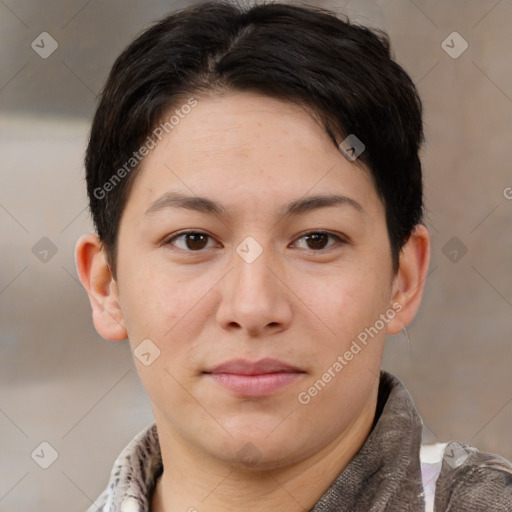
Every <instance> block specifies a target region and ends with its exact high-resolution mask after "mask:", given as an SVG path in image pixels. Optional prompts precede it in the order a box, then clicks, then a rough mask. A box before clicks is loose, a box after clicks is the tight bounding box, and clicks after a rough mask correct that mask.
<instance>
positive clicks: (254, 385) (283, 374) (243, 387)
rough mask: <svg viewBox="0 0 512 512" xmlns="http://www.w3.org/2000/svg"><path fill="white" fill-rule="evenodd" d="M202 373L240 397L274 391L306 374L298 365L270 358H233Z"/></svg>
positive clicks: (261, 394) (272, 392)
mask: <svg viewBox="0 0 512 512" xmlns="http://www.w3.org/2000/svg"><path fill="white" fill-rule="evenodd" d="M203 373H204V374H205V375H206V376H207V377H209V378H211V379H213V380H214V381H215V382H216V383H217V384H219V385H220V386H221V387H222V388H224V389H226V390H229V391H230V392H232V393H234V394H235V395H237V396H241V397H262V396H268V395H272V394H275V393H277V392H278V391H280V390H281V389H283V388H285V387H287V386H288V385H290V384H291V383H293V382H296V381H297V380H298V379H299V378H301V377H302V376H303V375H304V374H305V372H304V371H302V370H301V369H299V368H297V367H295V366H292V365H290V364H288V363H285V362H283V361H279V360H277V359H270V358H265V359H261V360H259V361H248V360H246V359H233V360H231V361H228V362H226V363H222V364H220V365H218V366H216V367H214V368H212V369H211V370H208V371H205V372H203Z"/></svg>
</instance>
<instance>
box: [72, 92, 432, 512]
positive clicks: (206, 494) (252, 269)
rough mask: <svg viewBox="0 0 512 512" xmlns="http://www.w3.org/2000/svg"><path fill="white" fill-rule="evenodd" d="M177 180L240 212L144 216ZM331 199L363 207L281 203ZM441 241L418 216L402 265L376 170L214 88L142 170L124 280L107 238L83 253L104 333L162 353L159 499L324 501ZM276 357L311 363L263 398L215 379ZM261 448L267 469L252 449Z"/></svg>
mask: <svg viewBox="0 0 512 512" xmlns="http://www.w3.org/2000/svg"><path fill="white" fill-rule="evenodd" d="M338 142H341V141H338ZM171 191H172V192H179V193H182V194H186V195H190V196H192V197H195V196H204V197H207V198H209V199H211V200H214V201H216V202H218V203H219V204H221V205H222V206H223V207H224V208H225V213H223V214H220V213H216V214H213V213H204V212H198V211H193V210H190V209H185V208H176V207H164V208H160V209H158V210H154V211H152V212H150V213H145V212H146V211H147V210H148V209H149V208H150V206H151V205H152V204H153V203H154V202H155V201H156V200H157V199H159V198H161V197H162V195H163V194H165V193H166V192H171ZM329 194H339V195H343V196H346V197H348V198H350V199H352V200H353V201H356V202H357V203H358V204H359V205H360V207H361V211H360V210H359V209H357V208H356V207H354V206H352V205H350V204H348V203H347V202H345V203H343V204H338V205H334V206H328V207H320V208H316V209H311V210H309V211H306V212H303V213H302V214H297V215H290V216H283V215H282V214H280V211H281V209H282V208H283V207H285V206H286V205H287V204H289V203H290V202H292V201H294V200H297V199H304V198H305V197H311V196H316V195H329ZM185 229H193V230H196V231H199V232H203V233H205V234H206V235H208V236H207V237H205V238H201V237H199V239H200V240H202V244H200V243H197V237H196V243H195V244H194V243H191V241H190V239H189V241H188V245H187V238H186V237H183V236H181V237H178V238H173V239H172V240H170V238H172V236H174V235H176V233H178V232H180V231H182V230H185ZM310 231H313V232H318V231H328V232H329V233H332V234H333V235H335V236H334V237H327V236H326V237H323V236H321V235H320V237H319V238H320V241H319V242H318V241H317V242H316V244H315V243H314V242H312V241H311V239H310V238H307V236H306V237H305V236H304V233H305V232H310ZM248 236H251V237H253V238H254V239H255V240H256V241H257V243H258V244H259V246H260V247H261V249H262V253H261V255H260V256H259V257H258V258H257V259H256V260H255V261H254V262H252V263H248V262H246V261H245V260H244V259H243V258H242V257H240V255H239V254H238V253H237V252H236V249H237V247H238V246H239V244H240V243H241V242H242V241H243V240H244V239H245V238H246V237H248ZM336 236H338V237H339V239H338V238H336ZM317 238H318V235H317ZM429 243H430V242H429V235H428V231H427V229H426V228H425V227H424V226H421V225H419V226H417V227H416V228H415V230H414V232H413V233H412V235H411V237H410V239H409V241H408V243H407V244H406V245H405V247H404V248H403V250H402V252H401V255H400V268H399V271H398V273H397V274H394V273H393V271H392V262H391V255H390V245H389V238H388V233H387V229H386V222H385V210H384V206H383V204H382V201H381V200H380V198H379V197H378V195H377V192H376V189H375V187H374V185H373V182H372V180H371V178H370V175H369V173H368V172H367V171H366V170H365V169H363V168H361V166H358V165H356V164H355V163H352V162H349V161H348V160H347V159H345V158H344V156H343V155H342V154H341V153H340V151H339V150H338V149H337V148H336V146H334V144H333V143H332V141H331V140H330V139H329V137H328V135H327V134H326V133H325V131H324V130H323V128H322V127H321V126H320V125H319V124H318V123H317V122H316V121H315V120H314V119H313V118H312V117H311V116H310V115H309V114H308V113H306V112H305V111H304V110H302V109H301V108H299V107H298V106H296V105H293V104H289V103H287V102H283V101H278V100H276V99H272V98H268V97H265V96H262V95H259V94H254V93H233V94H229V95H226V96H223V97H216V98H209V99H199V100H198V105H197V106H196V107H195V108H194V109H192V111H191V113H190V114H188V115H187V116H186V117H185V118H184V119H183V120H181V122H180V124H179V125H177V126H176V127H175V129H174V130H173V131H172V132H171V133H170V134H169V135H168V136H167V137H166V138H165V139H163V140H162V141H161V143H159V144H158V145H157V146H156V148H155V149H153V150H152V151H151V153H150V154H149V155H148V156H147V157H146V158H145V160H144V161H143V162H142V164H141V169H140V173H139V174H138V176H137V178H136V180H135V182H134V186H133V189H132V190H131V193H130V196H129V198H128V201H127V204H126V207H125V210H124V212H123V216H122V219H121V223H120V229H119V245H118V255H117V276H116V279H114V277H113V276H112V274H111V272H110V269H109V267H108V265H107V262H106V258H105V254H104V252H103V251H102V247H101V243H100V242H99V240H98V238H97V236H96V235H92V234H89V235H84V236H83V237H81V239H80V240H79V241H78V243H77V247H76V263H77V268H78V273H79V276H80V279H81V281H82V283H83V285H84V287H85V289H86V290H87V292H88V294H89V297H90V300H91V306H92V311H93V320H94V325H95V327H96V329H97V331H98V333H99V334H100V335H101V336H103V337H104V338H106V339H108V340H113V341H118V340H123V339H125V338H127V337H128V338H129V340H130V344H131V347H132V349H135V348H136V347H137V346H138V345H139V343H141V341H142V340H144V339H147V338H149V339H150V340H151V341H152V342H153V343H154V344H155V345H156V346H157V347H158V349H159V350H160V356H159V357H158V358H156V359H155V360H154V362H153V363H152V364H150V365H149V366H145V365H144V364H142V363H141V362H140V361H139V360H138V359H137V358H134V361H135V365H136V367H137V371H138V373H139V376H140V379H141V381H142V383H143V385H144V387H145V389H146V390H147V393H148V395H149V398H150V400H151V403H152V407H153V411H154V415H155V420H156V424H157V428H158V432H159V435H160V443H161V449H162V457H163V462H164V472H163V475H162V477H161V478H160V479H159V480H158V482H157V486H156V489H155V493H154V496H153V502H152V510H154V511H156V512H162V511H164V510H166V511H171V510H172V511H187V510H189V509H190V510H192V509H191V507H195V508H196V509H197V510H198V511H200V512H202V511H204V510H208V511H209V512H217V511H223V512H224V511H230V510H244V511H249V512H250V511H263V510H282V511H287V512H294V511H299V510H309V509H310V508H312V507H313V505H314V504H315V503H316V502H317V501H318V499H319V498H320V497H321V496H322V494H323V493H324V492H325V490H326V489H327V488H328V486H329V485H330V483H331V482H332V481H333V480H334V479H335V478H336V476H337V475H338V474H339V473H340V472H341V471H342V470H343V469H344V468H345V467H346V465H347V464H348V462H350V460H351V459H352V458H353V457H354V455H355V454H356V453H357V451H358V450H359V448H360V447H361V446H362V444H363V443H364V441H365V439H366V438H367V436H368V434H369V432H370V430H371V426H372V422H373V419H374V414H375V407H376V399H377V391H378V384H379V380H378V375H379V370H380V365H381V361H382V352H383V348H384V341H385V336H386V334H396V333H399V332H400V331H401V329H402V328H403V327H404V326H406V325H408V324H409V323H410V321H411V320H412V318H413V317H414V315H415V313H416V311H417V308H418V306H419V303H420V300H421V295H422V292H423V283H424V280H425V277H426V273H427V269H428V264H429ZM322 244H323V245H322ZM203 247H204V248H203ZM198 248H199V250H198ZM194 249H196V250H195V251H194ZM394 303H399V304H400V305H401V310H400V312H398V313H396V315H395V316H394V318H393V319H392V320H390V321H389V322H388V323H387V324H386V327H385V328H384V329H382V330H381V331H380V332H379V333H378V335H377V336H375V337H374V338H373V339H371V340H370V341H369V343H368V344H367V346H366V347H364V348H363V349H362V350H361V351H360V352H359V353H358V354H357V355H355V356H354V358H353V359H352V360H351V361H349V362H348V364H347V365H346V366H345V367H344V368H343V370H342V371H341V372H339V373H337V374H336V376H335V377H334V378H332V379H331V381H330V382H329V383H328V384H327V385H326V386H325V387H324V388H323V389H322V390H321V391H320V392H319V393H318V394H317V395H316V396H315V397H313V398H311V401H310V402H309V403H308V404H307V405H302V404H301V403H300V402H299V401H298V399H297V397H298V394H299V393H300V392H303V391H305V390H308V388H309V387H310V386H311V385H312V384H313V383H315V381H317V380H318V379H319V378H321V376H322V375H323V374H324V373H325V372H326V371H328V369H329V368H330V367H332V365H333V363H334V362H335V361H336V360H337V357H338V356H339V355H343V354H344V353H345V352H346V351H347V350H348V349H349V347H350V344H351V342H352V341H353V340H354V339H355V338H356V337H357V335H358V334H359V333H360V332H362V331H364V329H365V328H367V327H370V326H373V325H375V322H376V320H378V319H379V315H380V314H383V313H385V312H386V310H389V309H390V308H392V305H393V304H394ZM263 357H272V358H275V359H279V360H281V361H284V362H287V363H289V364H291V365H293V366H295V367H298V368H300V370H302V372H303V373H301V374H300V375H298V376H297V378H296V379H295V380H293V381H292V382H291V383H290V384H289V385H288V386H285V387H284V388H282V389H280V390H279V391H278V392H276V393H274V394H271V395H269V396H264V397H257V398H248V397H240V396H238V395H236V394H235V393H233V392H231V391H229V390H226V389H225V388H222V387H221V386H219V385H218V384H217V382H215V381H213V380H212V379H211V378H210V376H208V375H205V374H204V373H203V372H204V371H205V370H206V369H211V368H212V367H213V366H215V365H218V364H220V363H223V362H226V361H229V360H231V359H234V358H244V359H249V360H251V361H257V360H259V359H261V358H263ZM247 443H252V445H247ZM247 446H251V448H250V449H251V450H252V453H253V454H254V461H253V463H251V464H247V463H246V462H244V461H243V460H241V456H240V455H239V454H238V452H239V450H241V449H243V448H244V447H245V450H247V449H248V448H247ZM319 475H321V476H320V477H319Z"/></svg>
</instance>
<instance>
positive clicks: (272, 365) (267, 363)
mask: <svg viewBox="0 0 512 512" xmlns="http://www.w3.org/2000/svg"><path fill="white" fill-rule="evenodd" d="M281 372H298V373H303V372H302V371H301V370H300V369H299V368H296V367H295V366H292V365H289V364H287V363H284V362H282V361H278V360H277V359H270V358H266V359H261V360H259V361H255V362H251V361H248V360H246V359H233V360H232V361H228V362H226V363H223V364H220V365H219V366H216V367H215V368H213V369H212V370H209V371H207V372H204V373H213V374H215V373H232V374H237V375H265V374H268V373H281Z"/></svg>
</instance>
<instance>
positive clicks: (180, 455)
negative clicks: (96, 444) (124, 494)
mask: <svg viewBox="0 0 512 512" xmlns="http://www.w3.org/2000/svg"><path fill="white" fill-rule="evenodd" d="M376 401H377V396H376V395H375V396H374V400H372V401H371V403H369V404H368V407H367V408H365V409H364V410H363V411H362V412H361V414H360V415H359V416H358V417H357V418H356V419H355V420H354V421H353V422H352V423H351V424H350V425H349V427H347V429H345V431H343V432H342V433H340V434H339V435H338V436H337V437H336V438H335V439H334V440H332V441H331V442H330V443H328V444H327V445H325V446H324V447H323V448H322V449H321V450H319V451H317V452H316V453H314V454H313V455H311V456H309V457H307V458H304V459H302V460H299V461H298V462H295V463H293V464H290V465H287V466H284V467H278V468H274V469H269V470H258V469H257V467H254V468H251V469H249V468H239V467H236V466H229V465H226V464H225V463H221V462H219V461H218V460H215V459H212V458H211V457H209V456H206V455H205V454H204V453H199V452H194V451H190V449H189V447H187V446H186V444H184V443H183V440H182V438H181V442H180V441H179V440H178V439H179V438H177V437H175V436H174V435H173V434H172V433H170V432H169V431H168V430H165V429H164V431H162V433H161V434H160V447H161V451H162V461H163V466H164V471H163V473H162V475H161V477H160V478H159V480H158V481H157V483H156V487H155V491H154V494H153V499H152V506H151V510H152V511H153V512H171V511H172V512H174V511H188V512H202V511H203V510H206V509H207V510H208V512H226V511H229V510H234V509H235V507H236V510H244V512H245V511H247V512H261V511H263V510H280V511H281V512H304V511H305V510H310V509H312V508H313V507H314V505H315V503H316V502H317V501H318V500H319V499H320V498H321V496H322V495H323V494H324V493H325V491H326V490H327V488H328V487H329V485H330V484H331V483H332V482H333V481H334V480H335V479H336V477H337V476H338V474H339V473H340V472H341V471H343V470H344V469H345V468H346V466H347V465H348V464H349V462H350V461H351V460H352V458H353V457H354V456H355V454H356V453H357V452H358V451H359V449H360V448H361V446H362V445H363V444H364V442H365V440H366V438H367V437H368V435H369V433H370V431H371V428H372V424H373V420H374V416H375V409H376ZM157 425H159V422H158V418H157ZM159 432H160V429H159ZM167 434H169V435H167Z"/></svg>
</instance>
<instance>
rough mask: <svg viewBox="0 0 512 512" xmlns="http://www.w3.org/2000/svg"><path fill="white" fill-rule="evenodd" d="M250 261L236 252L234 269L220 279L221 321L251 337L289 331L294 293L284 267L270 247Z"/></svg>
mask: <svg viewBox="0 0 512 512" xmlns="http://www.w3.org/2000/svg"><path fill="white" fill-rule="evenodd" d="M249 261H250V260H245V259H244V258H243V257H242V256H240V255H239V254H237V253H234V254H233V258H232V265H233V266H232V269H231V271H230V272H228V274H227V275H226V277H225V278H224V279H223V280H222V282H221V283H222V284H221V288H220V292H221V302H220V305H219V307H218V309H217V322H218V324H219V325H220V326H221V327H222V328H223V329H225V330H229V331H240V332H245V333H246V334H249V335H251V336H261V335H268V334H272V333H277V332H281V331H283V330H286V329H287V328H288V327H289V325H290V323H291V319H292V314H293V311H292V304H291V295H292V294H291V293H290V289H289V288H288V287H287V285H286V279H285V276H284V275H283V271H282V269H281V270H280V266H279V264H278V262H277V261H276V260H275V259H273V258H271V257H270V251H269V250H263V252H262V254H261V255H260V256H259V257H258V258H257V259H256V260H255V261H252V262H249Z"/></svg>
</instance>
